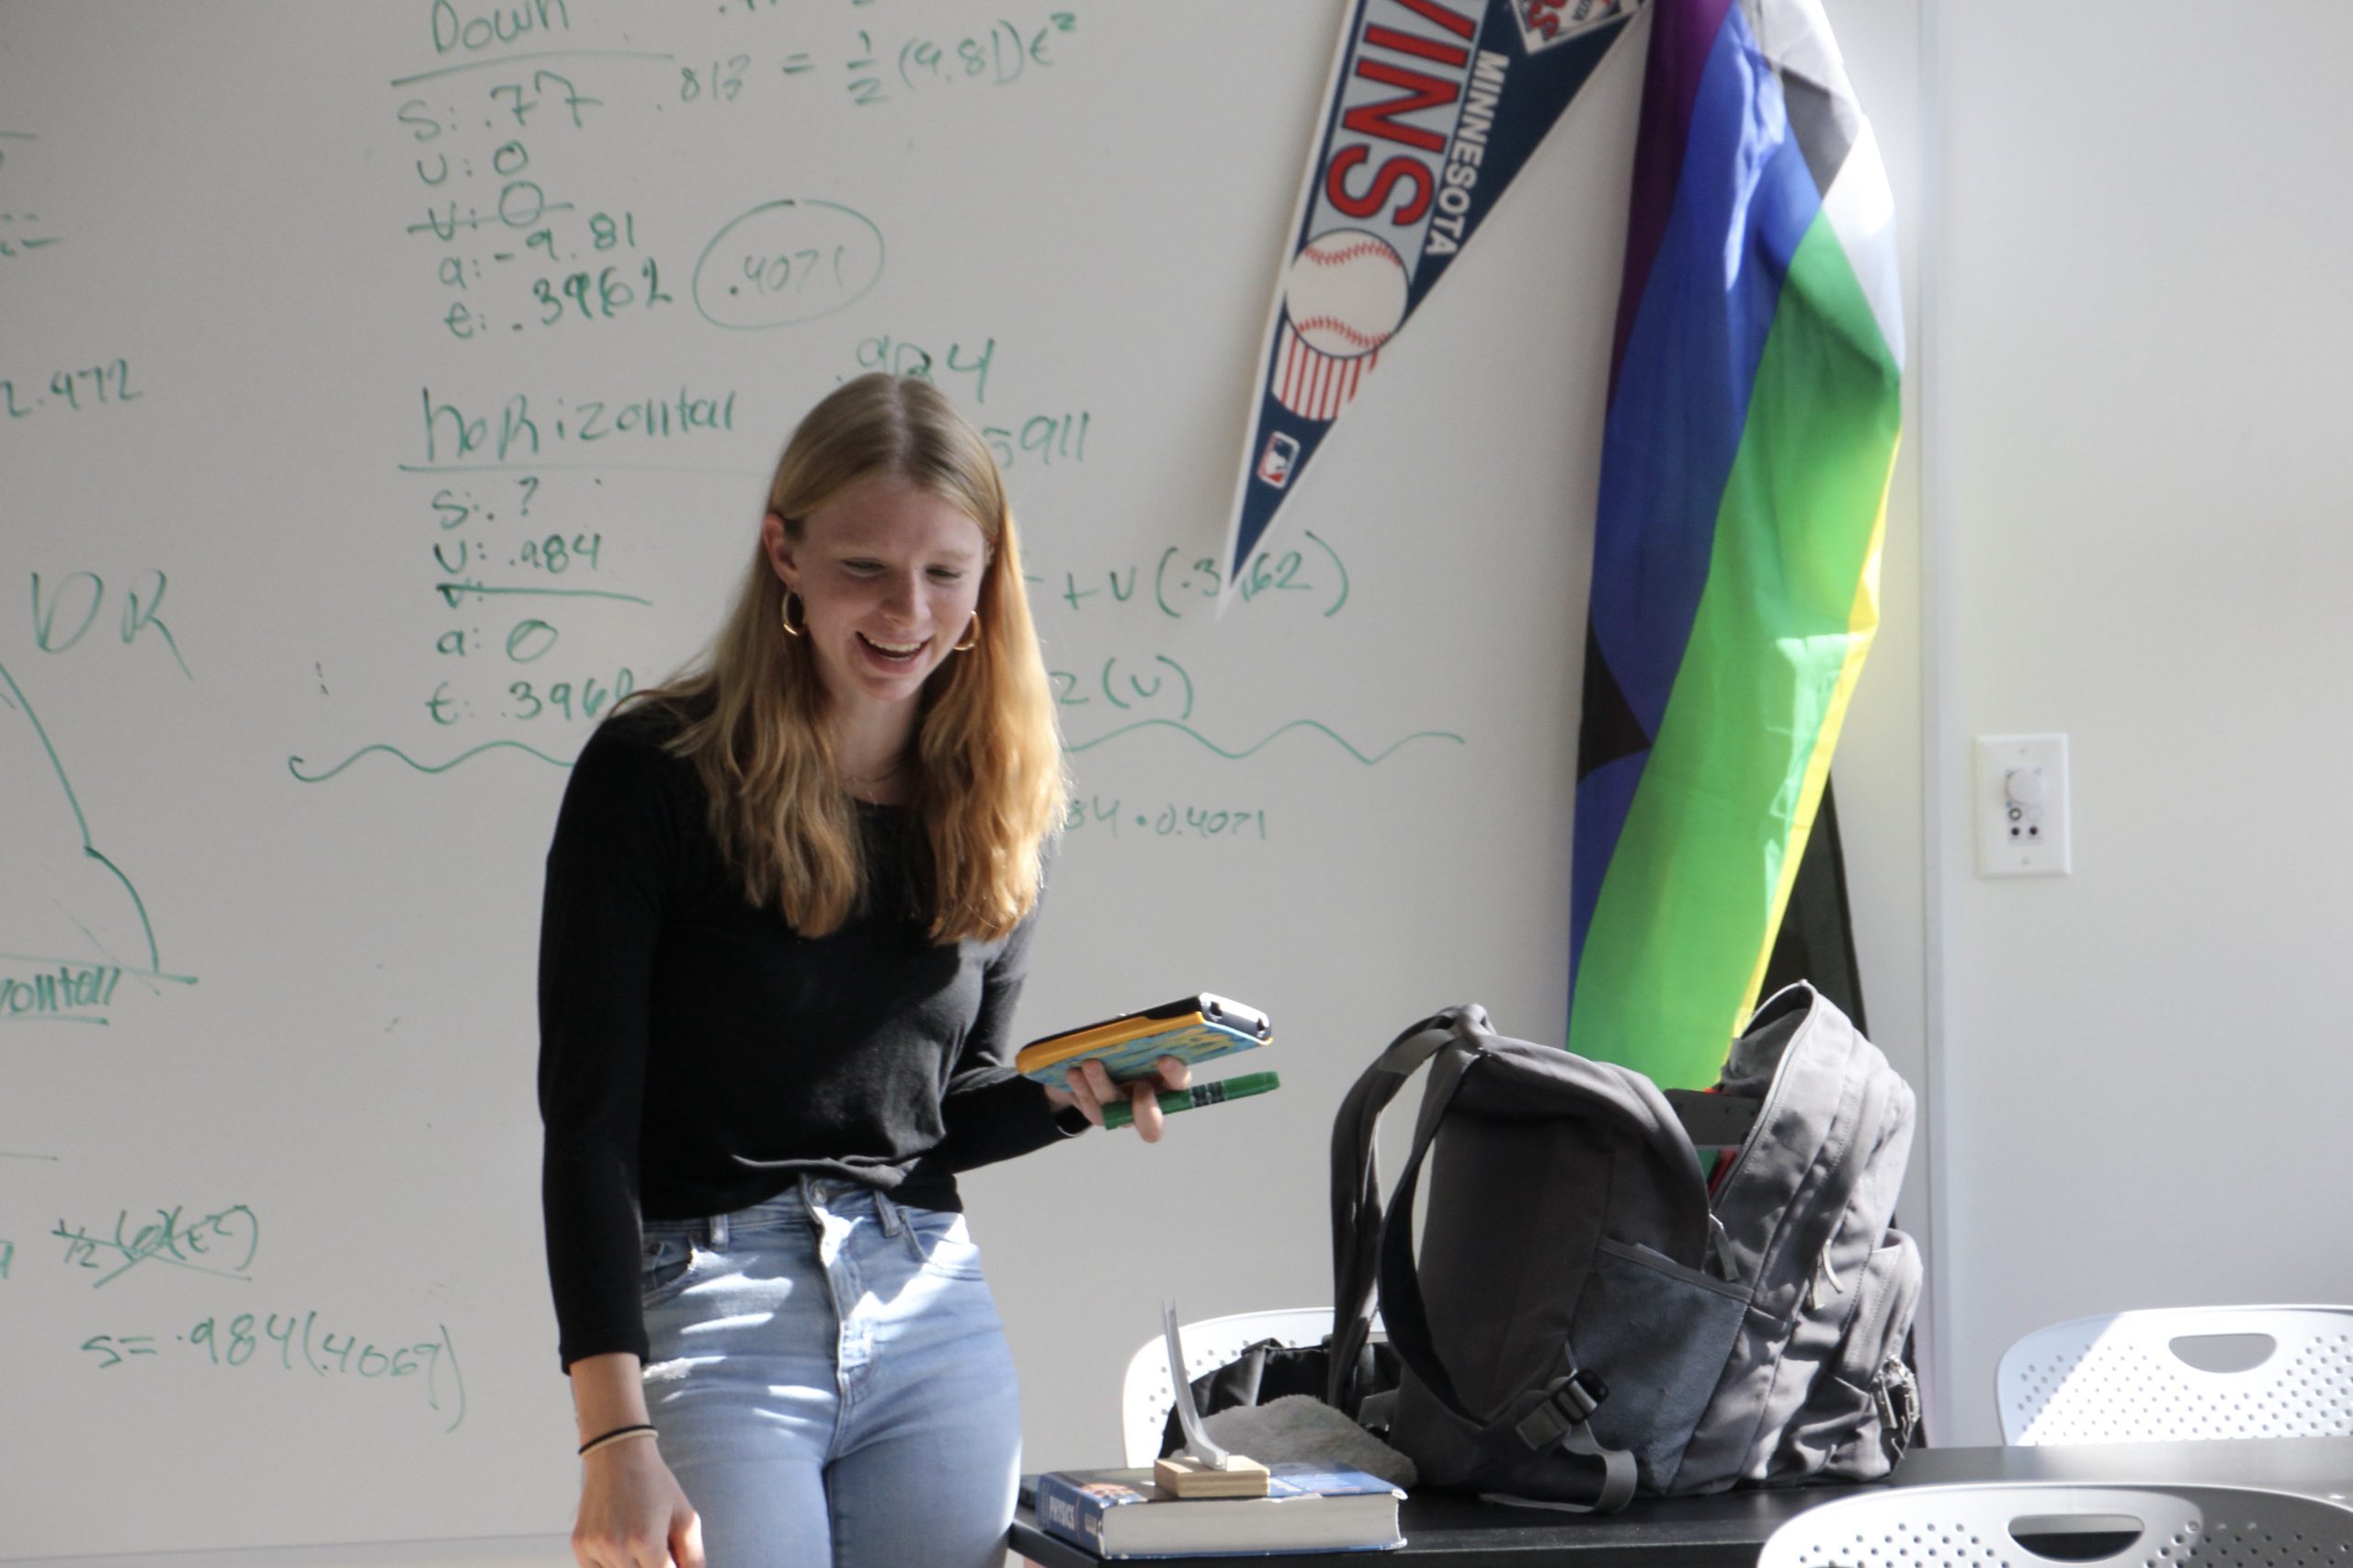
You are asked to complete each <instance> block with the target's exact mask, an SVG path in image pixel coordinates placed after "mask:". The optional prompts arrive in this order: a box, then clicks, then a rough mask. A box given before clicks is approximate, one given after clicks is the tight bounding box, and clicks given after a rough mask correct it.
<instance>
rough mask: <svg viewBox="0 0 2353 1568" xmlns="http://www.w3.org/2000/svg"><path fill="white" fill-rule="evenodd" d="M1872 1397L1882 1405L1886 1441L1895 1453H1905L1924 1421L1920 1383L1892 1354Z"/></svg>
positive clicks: (1873, 1400)
mask: <svg viewBox="0 0 2353 1568" xmlns="http://www.w3.org/2000/svg"><path fill="white" fill-rule="evenodd" d="M1871 1398H1872V1403H1874V1404H1876V1405H1877V1406H1878V1407H1879V1420H1880V1426H1881V1428H1882V1440H1883V1441H1885V1442H1886V1443H1887V1444H1889V1445H1890V1447H1891V1449H1892V1450H1893V1453H1894V1454H1901V1453H1903V1451H1904V1449H1905V1448H1906V1447H1908V1446H1909V1444H1910V1441H1911V1437H1912V1433H1913V1431H1914V1429H1915V1427H1917V1426H1919V1423H1920V1385H1919V1382H1918V1381H1916V1380H1915V1378H1914V1377H1913V1376H1912V1369H1911V1368H1909V1367H1907V1366H1905V1365H1904V1363H1903V1361H1902V1360H1900V1359H1899V1358H1895V1357H1893V1356H1891V1357H1889V1358H1887V1361H1886V1364H1885V1365H1883V1366H1881V1368H1880V1374H1879V1378H1878V1380H1877V1386H1875V1387H1874V1388H1873V1389H1872V1390H1871Z"/></svg>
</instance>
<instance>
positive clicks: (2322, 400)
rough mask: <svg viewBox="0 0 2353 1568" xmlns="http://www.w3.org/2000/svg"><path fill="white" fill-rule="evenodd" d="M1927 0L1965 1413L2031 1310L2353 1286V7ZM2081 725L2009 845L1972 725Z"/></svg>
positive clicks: (2284, 1296) (1948, 1156) (1930, 364)
mask: <svg viewBox="0 0 2353 1568" xmlns="http://www.w3.org/2000/svg"><path fill="white" fill-rule="evenodd" d="M1925 58H1926V65H1927V69H1926V74H1925V75H1926V85H1927V97H1928V98H1929V100H1930V101H1931V103H1932V104H1933V105H1935V106H1936V109H1935V112H1936V113H1937V115H1938V120H1939V124H1938V128H1937V142H1938V145H1939V147H1940V148H1941V166H1940V169H1939V170H1938V179H1937V183H1938V187H1940V188H1939V190H1938V197H1937V200H1936V207H1935V211H1934V214H1933V222H1934V225H1935V227H1936V230H1937V233H1938V238H1937V242H1936V249H1935V251H1934V254H1933V259H1932V261H1931V264H1930V267H1929V273H1930V290H1931V297H1930V299H1929V301H1928V307H1927V312H1928V313H1927V321H1926V326H1927V332H1926V342H1925V343H1924V345H1923V346H1922V347H1923V353H1922V355H1921V361H1922V362H1923V363H1924V364H1925V365H1926V367H1927V419H1928V424H1927V497H1928V505H1927V528H1928V532H1929V536H1930V538H1931V540H1932V547H1931V567H1930V572H1929V577H1928V581H1929V585H1930V587H1929V614H1930V617H1931V621H1932V625H1933V627H1934V631H1933V632H1932V637H1931V646H1932V648H1934V649H1935V650H1936V652H1937V658H1936V659H1935V660H1934V661H1933V663H1932V668H1931V670H1930V673H1929V676H1928V678H1927V698H1928V704H1929V709H1928V710H1929V713H1930V723H1931V726H1932V728H1931V733H1930V746H1931V756H1932V759H1933V761H1932V767H1931V769H1930V773H1929V778H1928V784H1929V790H1930V795H1931V798H1932V810H1933V812H1934V821H1935V824H1936V839H1935V843H1934V844H1933V845H1932V846H1931V848H1932V850H1933V852H1934V854H1935V856H1936V857H1937V858H1938V861H1939V862H1940V868H1941V869H1940V870H1939V871H1938V874H1937V875H1936V877H1935V879H1934V883H1933V895H1932V907H1933V912H1934V921H1935V924H1936V926H1938V928H1939V929H1938V936H1937V937H1936V938H1935V941H1934V945H1933V947H1932V949H1931V960H1932V965H1933V966H1934V967H1935V968H1937V969H1938V971H1939V972H1940V976H1941V979H1940V983H1939V985H1938V988H1937V990H1936V993H1935V994H1934V996H1933V997H1932V1003H1933V1006H1932V1017H1933V1019H1934V1024H1935V1028H1934V1030H1933V1035H1932V1038H1933V1040H1934V1044H1935V1050H1936V1053H1937V1059H1938V1070H1939V1084H1940V1087H1941V1091H1942V1092H1941V1095H1940V1096H1938V1118H1939V1120H1940V1122H1941V1131H1942V1132H1943V1135H1944V1148H1943V1150H1942V1152H1941V1158H1940V1163H1939V1168H1938V1188H1939V1190H1938V1220H1939V1221H1940V1224H1939V1226H1938V1240H1937V1244H1936V1246H1935V1250H1934V1253H1933V1255H1932V1260H1931V1267H1933V1268H1934V1269H1935V1271H1936V1276H1937V1291H1938V1307H1939V1310H1940V1326H1941V1327H1942V1329H1943V1331H1944V1332H1943V1334H1942V1335H1941V1336H1940V1339H1939V1343H1938V1351H1937V1359H1938V1372H1939V1373H1940V1374H1941V1375H1940V1376H1939V1378H1938V1384H1939V1386H1940V1388H1941V1391H1942V1393H1943V1399H1942V1413H1943V1415H1945V1417H1946V1420H1945V1421H1944V1422H1943V1423H1942V1430H1940V1431H1939V1432H1938V1437H1939V1438H1940V1440H1947V1441H1960V1442H1983V1441H1993V1440H1995V1438H1996V1436H1997V1428H1996V1426H1995V1421H1994V1417H1993V1409H1992V1397H1991V1396H1992V1380H1993V1368H1994V1364H1995V1360H1996V1358H1998V1357H1999V1355H2000V1353H2001V1351H2002V1349H2003V1347H2004V1346H2006V1345H2007V1344H2008V1343H2009V1341H2010V1340H2011V1339H2013V1338H2015V1337H2016V1336H2017V1335H2018V1334H2020V1333H2022V1332H2024V1331H2026V1330H2028V1329H2029V1328H2032V1327H2034V1326H2036V1325H2038V1324H2043V1323H2046V1322H2051V1321H2054V1320H2057V1319H2062V1318H2066V1317H2071V1316H2075V1315H2080V1314H2084V1313H2089V1312H2104V1311H2109V1310H2112V1309H2117V1308H2123V1307H2130V1306H2139V1305H2157V1304H2163V1303H2169V1302H2192V1301H2301V1300H2313V1301H2346V1300H2348V1299H2353V1248H2348V1247H2347V1226H2346V1222H2345V1218H2344V1208H2343V1202H2344V1200H2343V1198H2342V1193H2343V1190H2344V1178H2343V1175H2342V1165H2343V1156H2342V1147H2343V1130H2344V1128H2343V1123H2344V1115H2343V1113H2344V1107H2345V1106H2346V1105H2347V1103H2348V1100H2353V1054H2348V1053H2347V1051H2345V1050H2344V1049H2343V1044H2342V1040H2343V1036H2344V1034H2345V1026H2344V1022H2343V1014H2342V1008H2341V1006H2340V999H2339V997H2338V994H2337V992H2338V985H2339V977H2340V975H2341V973H2342V971H2343V969H2344V965H2345V957H2344V955H2345V953H2346V951H2347V948H2348V945H2353V896H2349V895H2348V893H2347V881H2348V873H2353V825H2348V824H2347V818H2346V813H2345V811H2344V807H2343V800H2342V793H2343V775H2344V770H2345V764H2346V763H2347V759H2348V756H2353V748H2348V744H2347V702H2346V697H2347V668H2348V666H2353V623H2348V619H2347V616H2346V615H2345V613H2344V608H2343V607H2344V604H2345V598H2346V590H2345V584H2346V582H2347V579H2348V577H2349V576H2353V532H2348V530H2347V528H2345V527H2344V526H2343V514H2344V510H2345V503H2344V501H2343V499H2342V497H2343V495H2344V494H2345V490H2346V486H2347V479H2348V477H2353V475H2348V473H2347V465H2348V455H2347V441H2346V439H2345V437H2344V434H2343V431H2342V428H2341V426H2342V424H2343V421H2344V419H2345V417H2346V415H2347V412H2348V410H2353V308H2348V305H2347V293H2346V287H2347V256H2348V254H2353V216H2348V212H2347V203H2346V201H2345V195H2346V173H2345V168H2346V164H2345V159H2346V154H2347V151H2348V149H2353V100H2348V98H2347V94H2346V92H2345V81H2346V68H2347V61H2348V60H2353V10H2347V8H2346V7H2344V6H2339V5H2336V4H2332V3H2330V0H2301V3H2283V4H2277V5H2268V6H2232V7H2228V8H2227V9H2217V8H2216V7H2213V6H2193V5H2188V4H2183V3H2179V0H2132V3H2131V4H2126V3H2124V0H2068V3H2067V4H2064V5H2051V4H2047V3H2043V4H2029V3H2027V0H1966V3H1939V0H1928V4H1927V40H1926V51H1925ZM1878 673H1881V674H1884V673H1885V672H1884V671H1883V670H1882V671H1881V672H1878ZM2045 731H2058V732H2064V733H2067V734H2068V735H2069V737H2070V740H2071V767H2072V771H2073V774H2074V801H2073V805H2074V812H2073V824H2074V832H2075V869H2074V874H2073V875H2072V876H2069V877H2066V878H2063V879H2056V878H2054V879H2035V880H2015V881H1986V880H1982V879H1980V878H1978V877H1977V876H1976V875H1975V874H1974V847H1973V838H1972V828H1971V820H1972V819H1971V815H1970V801H1969V796H1968V778H1969V766H1970V762H1969V759H1970V751H1971V747H1972V737H1974V736H1976V735H1980V734H1987V733H2013V732H2045ZM1939 797H1940V798H1939Z"/></svg>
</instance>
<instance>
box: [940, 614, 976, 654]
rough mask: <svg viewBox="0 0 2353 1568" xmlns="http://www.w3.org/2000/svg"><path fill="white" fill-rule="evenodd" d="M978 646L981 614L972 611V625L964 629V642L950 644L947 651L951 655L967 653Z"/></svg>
mask: <svg viewBox="0 0 2353 1568" xmlns="http://www.w3.org/2000/svg"><path fill="white" fill-rule="evenodd" d="M980 645H981V612H980V611H979V610H974V611H973V612H972V625H970V626H968V627H966V628H965V629H964V641H962V642H955V643H950V644H949V649H948V651H949V653H971V652H972V650H973V649H975V648H977V647H979V646H980Z"/></svg>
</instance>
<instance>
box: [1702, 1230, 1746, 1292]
mask: <svg viewBox="0 0 2353 1568" xmlns="http://www.w3.org/2000/svg"><path fill="white" fill-rule="evenodd" d="M1708 1256H1709V1258H1710V1260H1711V1261H1712V1262H1713V1263H1714V1264H1715V1266H1716V1277H1717V1278H1720V1279H1725V1280H1730V1281H1733V1282H1737V1281H1738V1280H1739V1278H1740V1276H1739V1275H1737V1274H1735V1273H1733V1267H1732V1233H1731V1232H1729V1231H1727V1230H1725V1229H1724V1222H1723V1221H1722V1220H1719V1219H1717V1218H1716V1216H1715V1215H1714V1214H1713V1213H1710V1214H1709V1216H1708Z"/></svg>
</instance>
